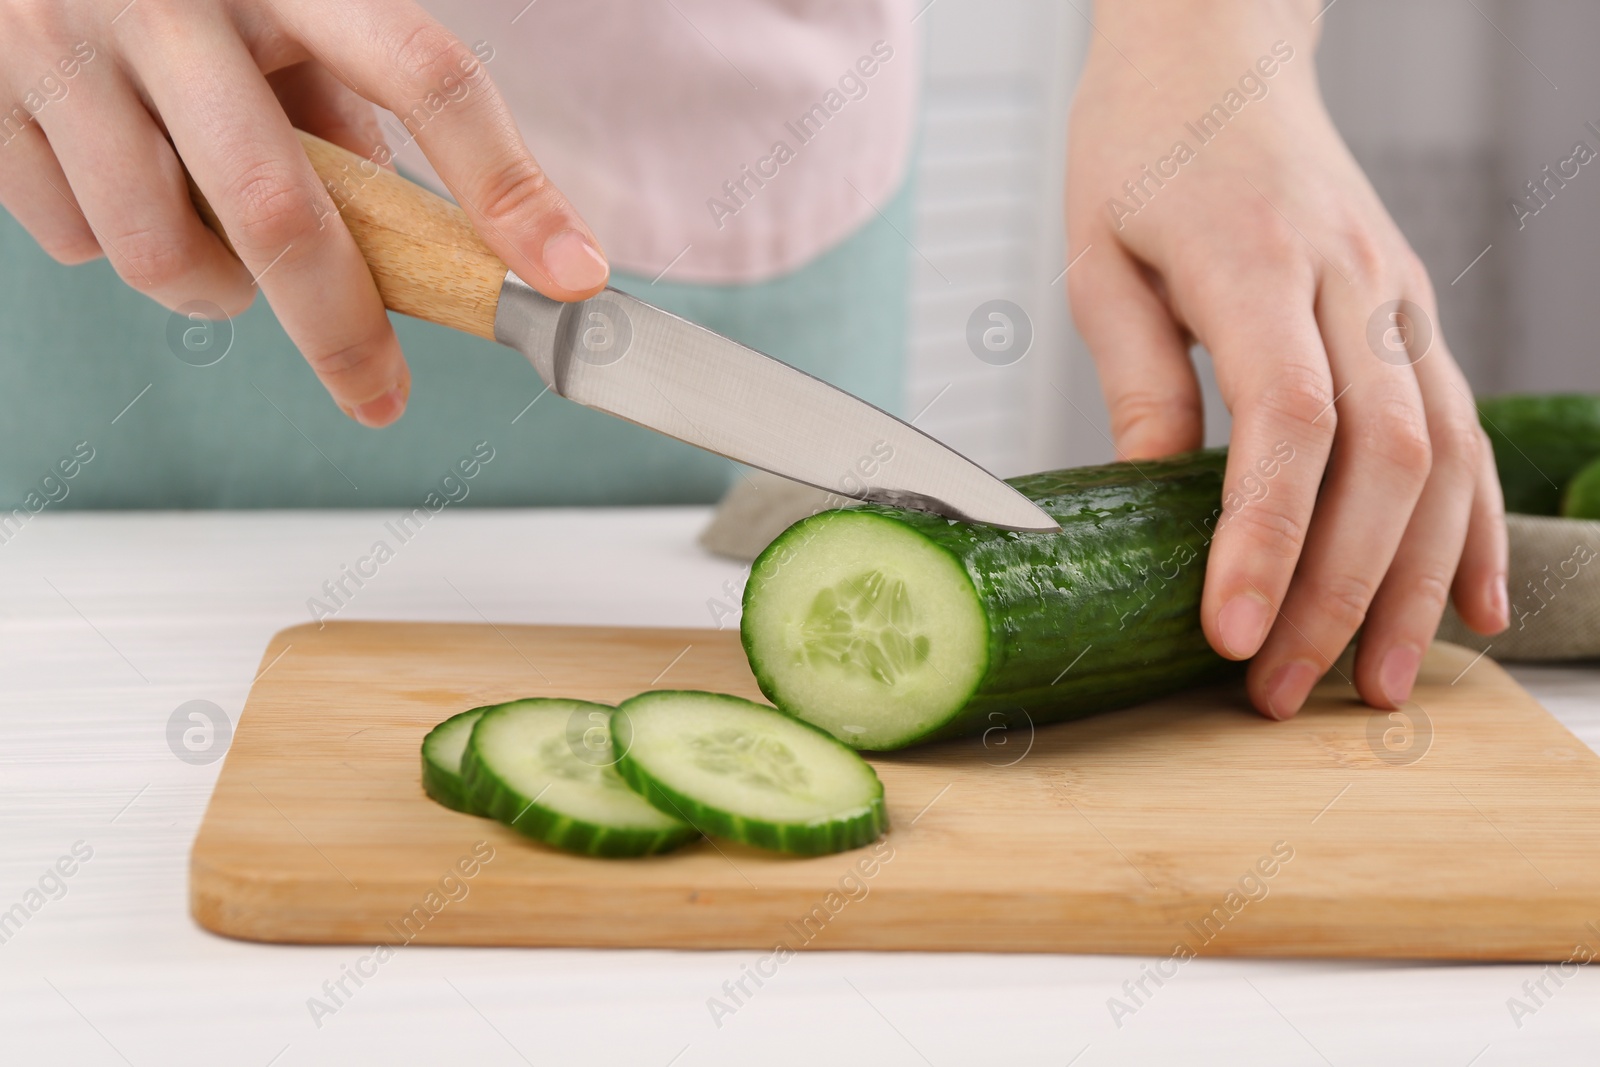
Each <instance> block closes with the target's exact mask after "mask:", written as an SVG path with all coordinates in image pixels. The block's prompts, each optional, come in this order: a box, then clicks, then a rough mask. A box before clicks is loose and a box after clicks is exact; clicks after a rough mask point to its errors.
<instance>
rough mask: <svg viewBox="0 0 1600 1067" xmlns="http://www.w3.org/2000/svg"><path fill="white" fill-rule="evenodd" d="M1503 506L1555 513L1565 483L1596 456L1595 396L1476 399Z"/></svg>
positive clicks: (1599, 453) (1599, 425) (1599, 439)
mask: <svg viewBox="0 0 1600 1067" xmlns="http://www.w3.org/2000/svg"><path fill="white" fill-rule="evenodd" d="M1478 418H1479V421H1480V422H1482V423H1483V429H1484V432H1485V433H1487V434H1488V435H1489V443H1490V444H1491V445H1492V446H1493V448H1494V462H1495V466H1496V467H1498V468H1499V471H1500V489H1501V491H1502V492H1503V493H1504V494H1505V500H1506V510H1507V511H1514V512H1519V513H1521V514H1524V515H1559V514H1560V513H1561V495H1562V491H1563V490H1564V489H1565V488H1566V485H1567V483H1568V482H1569V481H1570V480H1571V479H1572V477H1573V475H1575V474H1577V473H1578V472H1579V471H1580V470H1582V469H1583V468H1584V467H1585V466H1587V465H1588V464H1589V463H1590V462H1591V461H1593V460H1594V459H1596V458H1597V457H1600V396H1590V395H1587V394H1583V393H1558V394H1553V395H1549V396H1524V395H1515V396H1495V397H1485V398H1483V399H1481V400H1479V401H1478Z"/></svg>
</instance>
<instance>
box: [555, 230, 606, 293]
mask: <svg viewBox="0 0 1600 1067" xmlns="http://www.w3.org/2000/svg"><path fill="white" fill-rule="evenodd" d="M544 269H545V271H546V272H547V273H548V274H549V275H550V280H551V281H553V282H555V283H556V284H557V285H559V286H561V288H563V289H571V290H573V291H574V292H584V291H586V290H589V289H594V288H596V287H597V286H601V285H604V284H605V282H606V279H607V278H609V277H610V276H611V268H610V267H608V266H606V260H605V257H604V256H602V255H601V254H600V250H599V249H598V248H596V247H595V246H594V245H592V244H590V243H589V239H588V238H587V237H585V236H584V235H583V234H581V233H579V232H578V231H577V230H562V231H561V232H560V233H558V234H556V235H555V236H554V237H551V238H550V239H549V240H548V241H546V242H545V243H544Z"/></svg>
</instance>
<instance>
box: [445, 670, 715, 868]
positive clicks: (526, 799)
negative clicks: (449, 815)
mask: <svg viewBox="0 0 1600 1067" xmlns="http://www.w3.org/2000/svg"><path fill="white" fill-rule="evenodd" d="M613 710H614V709H612V708H610V707H607V706H606V705H604V704H591V703H590V702H588V701H586V700H554V699H546V698H536V699H532V700H517V701H513V702H511V703H509V704H500V705H497V706H495V707H492V708H488V709H486V710H485V711H484V714H483V717H482V718H481V719H479V720H478V723H477V725H476V726H474V727H473V728H472V737H471V739H470V740H469V741H468V743H467V748H466V752H465V753H464V754H463V756H462V759H461V779H462V784H463V786H464V789H465V793H466V797H467V802H468V803H469V804H470V805H471V806H472V810H474V811H477V812H479V813H481V814H484V815H488V816H490V817H492V818H495V819H498V820H499V821H501V822H503V823H505V824H506V825H507V826H509V827H511V828H512V829H513V830H516V831H517V832H518V833H521V834H526V835H527V836H528V837H531V838H533V839H534V840H536V841H543V842H544V843H545V844H547V845H554V846H555V847H556V848H561V849H565V850H567V851H568V852H580V853H583V854H585V855H589V856H648V855H651V854H654V853H657V852H666V851H668V850H670V849H674V848H677V847H678V846H679V845H682V844H685V843H686V842H689V841H692V840H694V839H695V838H696V837H698V836H699V834H698V833H697V832H696V831H695V829H694V828H693V827H692V826H690V825H688V824H687V823H685V822H683V821H682V820H680V819H675V818H673V817H672V816H670V815H667V814H665V813H663V812H661V811H658V810H657V809H656V808H655V807H653V806H651V805H650V804H649V803H648V802H646V801H645V799H644V798H643V797H641V796H639V795H638V794H637V793H635V792H633V791H632V790H631V789H629V788H628V786H627V784H626V783H625V782H623V780H622V779H621V778H620V777H619V776H618V775H617V771H616V768H615V767H614V766H613V763H614V762H615V760H614V757H613V756H612V753H611V746H610V731H609V726H610V721H611V716H612V713H613Z"/></svg>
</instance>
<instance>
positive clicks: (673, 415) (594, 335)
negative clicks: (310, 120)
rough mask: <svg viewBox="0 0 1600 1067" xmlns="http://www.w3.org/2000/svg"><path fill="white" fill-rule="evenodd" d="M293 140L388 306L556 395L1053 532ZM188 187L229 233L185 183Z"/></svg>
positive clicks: (946, 460) (698, 330)
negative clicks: (519, 370) (580, 296)
mask: <svg viewBox="0 0 1600 1067" xmlns="http://www.w3.org/2000/svg"><path fill="white" fill-rule="evenodd" d="M300 139H301V142H302V144H303V145H304V147H305V150H306V155H307V157H308V158H309V159H310V160H311V164H312V167H313V168H314V169H315V170H316V172H317V176H318V177H319V178H321V179H322V181H323V183H324V185H325V186H326V187H327V190H328V193H329V195H330V196H331V197H332V198H333V203H334V205H335V206H336V207H337V209H338V211H339V214H340V215H341V216H342V218H343V220H344V224H345V226H346V227H347V228H348V229H349V231H350V234H351V236H353V237H354V238H355V241H356V244H357V246H359V247H360V249H361V254H362V255H363V256H364V257H365V258H366V261H367V266H368V267H369V268H370V269H371V271H372V277H373V280H374V281H375V282H377V286H378V293H379V295H380V296H382V298H383V302H384V305H385V306H386V307H388V308H389V309H391V310H393V311H398V312H400V313H402V314H405V315H412V316H415V317H416V318H420V319H426V320H428V321H429V322H434V323H438V324H439V325H442V326H448V327H452V328H454V329H458V330H464V331H466V332H467V333H472V334H477V335H478V336H480V337H486V338H489V339H491V340H495V341H498V342H500V343H501V344H503V345H507V346H509V347H511V348H514V349H516V350H517V351H519V352H521V353H522V354H523V355H524V356H526V357H527V358H528V360H529V361H530V362H531V363H532V364H533V367H534V370H536V371H537V372H538V374H539V377H540V378H541V379H543V381H544V384H545V386H546V387H547V388H548V390H549V391H550V392H552V393H555V394H556V395H557V396H563V397H566V398H567V399H568V400H571V401H574V402H576V403H579V404H582V405H584V406H585V407H590V408H594V409H595V410H597V411H603V412H606V413H607V414H609V415H615V416H617V417H618V418H621V419H626V420H628V421H629V422H633V423H637V424H639V425H640V426H644V427H647V428H649V429H652V430H655V431H657V432H658V433H663V434H666V435H667V436H669V437H675V438H677V439H678V440H680V441H685V442H688V443H689V444H691V445H694V446H696V447H698V448H703V449H705V450H706V451H709V452H714V453H716V454H718V455H720V456H725V457H727V458H728V459H730V460H735V461H737V462H739V463H744V464H748V465H749V466H752V467H759V468H761V469H762V470H766V471H770V472H772V473H773V474H778V475H782V476H783V477H785V478H791V479H793V480H795V481H798V482H804V483H806V484H807V485H811V486H815V487H816V488H818V489H822V490H824V491H827V492H831V493H836V494H838V495H840V496H843V497H849V498H853V499H856V500H867V501H875V502H878V503H882V504H890V505H893V506H896V507H905V508H917V509H920V510H923V511H931V512H935V513H937V514H939V515H944V516H946V517H948V518H952V519H959V520H961V521H963V522H976V523H985V524H988V525H990V526H998V527H1001V528H1003V529H1008V530H1033V531H1057V530H1059V529H1060V526H1058V525H1057V524H1056V522H1055V520H1053V519H1051V518H1050V516H1049V515H1047V514H1046V513H1045V512H1044V511H1043V510H1042V509H1040V508H1039V506H1038V505H1036V504H1034V503H1033V502H1032V501H1031V500H1029V499H1028V498H1027V497H1025V496H1023V495H1022V494H1021V493H1019V492H1017V491H1016V490H1015V489H1013V488H1012V487H1011V486H1009V485H1007V484H1006V483H1005V482H1003V481H1001V480H1000V479H999V478H996V477H995V476H994V475H992V474H990V473H989V472H988V471H986V470H984V469H983V468H982V467H980V466H978V465H977V464H976V463H974V462H972V461H971V460H969V459H967V458H966V457H965V456H963V455H961V454H960V453H959V452H956V451H955V450H953V449H951V448H948V447H947V446H945V445H943V444H940V443H939V442H938V441H937V440H935V439H934V438H932V437H930V436H928V435H927V434H926V433H923V432H922V431H921V430H919V429H917V428H916V427H915V426H911V425H909V424H908V423H905V422H902V421H901V420H899V419H897V418H895V417H894V416H892V415H890V414H888V413H887V412H885V411H883V410H881V409H879V408H877V407H874V406H873V405H871V404H869V403H867V402H866V401H865V400H861V399H859V398H857V397H854V396H852V395H850V394H849V393H847V392H845V391H844V390H842V389H838V388H836V387H834V386H832V385H829V384H828V383H827V382H824V381H822V380H821V379H818V378H814V377H812V376H811V375H809V374H806V373H805V372H803V371H800V370H797V369H796V368H794V367H791V366H789V365H788V364H787V363H783V362H781V361H779V360H776V359H773V358H772V357H770V356H767V355H763V354H762V353H760V352H757V351H756V350H755V349H752V348H747V347H745V346H744V345H741V344H739V343H738V342H736V341H732V340H729V339H728V338H726V337H723V336H721V335H720V334H717V333H714V332H712V331H711V330H707V329H705V328H704V327H702V326H697V325H695V324H694V323H692V322H689V321H688V320H686V319H682V318H679V317H678V316H677V315H673V314H671V313H670V312H667V311H663V310H662V309H660V308H658V307H655V306H653V305H651V304H647V303H645V302H644V301H643V300H639V299H638V298H636V297H633V296H630V295H628V294H627V293H623V292H620V291H618V290H616V289H611V288H607V289H606V290H604V291H603V292H601V293H599V294H597V295H596V296H594V297H591V298H590V299H588V300H583V301H577V302H575V303H562V302H560V301H556V300H551V299H550V298H549V297H546V296H544V295H543V294H541V293H539V292H537V291H535V290H534V289H533V288H532V287H531V286H529V285H528V284H527V283H526V282H524V281H523V280H522V279H521V278H518V277H517V276H516V274H514V273H512V272H511V271H510V270H508V269H507V267H506V265H505V264H504V263H503V262H501V260H500V259H499V258H498V257H497V256H496V255H495V254H494V253H493V252H492V251H490V250H489V247H488V246H487V245H486V244H484V242H483V239H482V238H480V237H479V236H478V234H477V232H476V231H475V230H474V229H473V228H472V225H471V223H470V222H468V220H467V216H466V213H465V212H464V211H462V210H461V209H460V208H459V207H457V206H456V205H455V204H452V203H450V202H449V201H448V200H445V199H444V198H442V197H439V196H436V195H435V194H433V193H432V192H430V191H429V190H426V189H424V188H423V187H422V186H420V185H417V184H415V183H413V182H410V181H407V180H406V179H405V178H402V177H400V176H399V175H397V174H394V173H393V172H391V171H388V170H385V169H383V168H382V167H379V166H377V165H376V164H375V163H373V162H372V161H370V160H367V159H363V158H362V157H361V156H358V155H356V154H355V153H353V152H349V151H346V150H345V149H343V148H340V147H338V146H337V145H333V144H330V143H328V142H327V141H324V140H322V139H320V138H318V137H314V136H312V135H311V134H308V133H305V132H301V133H300ZM190 192H191V195H192V196H193V197H194V199H195V203H196V206H197V207H198V208H199V209H200V212H201V215H202V217H204V218H205V220H206V222H207V223H208V224H209V225H210V226H211V228H212V229H213V230H215V231H216V232H217V233H218V234H219V235H220V236H222V237H223V240H224V241H227V235H226V233H225V232H224V230H223V228H222V226H221V224H220V222H219V221H218V219H217V216H216V214H215V212H213V211H212V210H211V208H210V205H208V204H207V203H206V202H205V198H204V197H203V196H201V195H200V193H199V190H198V189H197V188H195V186H194V185H193V183H192V182H191V183H190ZM231 247H232V246H231V244H230V248H231Z"/></svg>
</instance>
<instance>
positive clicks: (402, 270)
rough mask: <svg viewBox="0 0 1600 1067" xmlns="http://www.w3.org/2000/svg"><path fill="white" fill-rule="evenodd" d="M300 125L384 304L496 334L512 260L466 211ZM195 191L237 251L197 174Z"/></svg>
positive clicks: (209, 219) (203, 212)
mask: <svg viewBox="0 0 1600 1067" xmlns="http://www.w3.org/2000/svg"><path fill="white" fill-rule="evenodd" d="M296 132H298V133H299V134H300V143H301V144H302V145H304V146H305V150H306V157H307V158H308V159H310V160H311V166H312V168H313V169H315V170H316V172H317V176H318V177H319V178H321V179H322V182H323V185H324V186H326V188H327V190H328V194H329V195H330V196H331V197H332V198H333V203H334V206H335V207H336V208H337V209H338V211H339V214H340V216H341V217H342V218H343V219H344V224H345V227H346V228H347V229H348V230H349V231H350V235H351V236H352V237H354V238H355V239H356V246H357V247H358V248H360V249H361V254H362V256H364V257H365V258H366V261H367V266H368V268H370V269H371V271H372V278H373V280H374V281H376V282H377V283H378V294H379V295H380V296H382V297H383V303H384V306H385V307H387V308H389V309H390V310H393V311H398V312H400V313H401V314H403V315H412V316H415V317H416V318H419V319H427V320H428V321H429V322H436V323H438V324H439V325H441V326H449V327H450V328H452V329H456V330H463V331H465V332H467V333H473V334H477V335H478V336H479V337H487V338H489V339H490V340H493V339H494V316H495V309H496V308H497V307H498V306H499V303H500V285H501V283H502V282H504V281H505V277H506V265H505V264H504V263H502V262H501V261H500V257H498V256H496V255H495V254H494V253H493V252H491V251H489V246H488V245H486V244H484V243H483V238H481V237H479V236H478V233H477V231H476V230H474V229H473V228H472V224H471V223H470V222H468V221H467V214H466V212H464V211H462V210H461V209H460V208H459V207H457V206H456V205H454V204H452V203H450V202H449V201H448V200H445V199H444V198H443V197H440V196H436V195H434V194H433V193H432V192H430V191H428V190H427V189H424V188H423V187H422V186H420V185H417V184H416V183H415V182H410V181H407V180H406V179H404V178H402V177H400V176H399V175H398V174H395V173H393V172H392V171H388V170H385V169H383V168H382V167H380V166H378V165H377V164H376V163H373V162H372V161H370V160H368V159H363V158H362V157H361V156H358V155H356V154H355V153H354V152H350V151H347V150H345V149H343V148H340V147H339V146H338V145H335V144H330V143H328V142H327V141H324V140H323V139H322V138H320V137H314V136H312V135H311V134H309V133H306V132H304V131H303V130H302V131H296ZM189 193H190V196H191V197H193V199H194V203H195V207H196V208H197V209H199V211H200V217H201V218H203V219H205V221H206V225H208V226H210V227H211V229H212V230H214V231H216V233H217V235H218V236H219V237H221V238H222V240H223V243H224V244H226V245H227V246H228V248H229V250H230V251H231V250H232V249H233V242H232V241H230V240H229V239H228V234H227V231H226V230H225V229H223V226H222V223H221V222H220V221H219V220H218V218H217V214H216V212H215V211H213V210H212V209H211V205H210V204H208V203H207V202H206V198H205V197H204V196H203V195H202V194H201V192H200V190H199V189H198V188H197V187H196V186H195V184H194V181H193V180H192V179H191V180H190V182H189ZM325 221H326V220H325Z"/></svg>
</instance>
